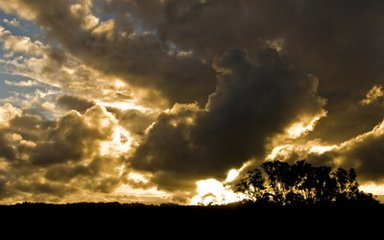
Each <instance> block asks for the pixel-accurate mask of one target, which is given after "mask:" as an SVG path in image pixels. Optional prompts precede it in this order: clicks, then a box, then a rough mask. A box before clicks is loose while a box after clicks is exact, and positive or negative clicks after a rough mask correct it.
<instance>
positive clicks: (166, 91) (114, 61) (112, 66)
mask: <svg viewBox="0 0 384 240" xmlns="http://www.w3.org/2000/svg"><path fill="white" fill-rule="evenodd" d="M18 2H19V3H21V5H22V6H24V7H27V8H29V9H30V10H31V11H33V13H34V14H35V15H36V19H37V22H39V23H40V24H41V25H43V26H45V27H48V28H49V29H50V32H51V34H52V35H54V36H55V37H56V38H57V39H58V40H59V41H60V42H61V43H62V44H63V45H64V46H65V47H66V49H68V50H69V52H70V53H71V54H73V55H74V56H76V57H78V58H80V59H81V60H83V61H84V62H85V63H87V64H89V65H91V66H93V67H95V68H97V69H99V70H102V71H104V72H105V73H107V74H111V75H114V76H119V77H121V78H122V79H124V80H125V81H127V82H128V83H129V84H131V85H133V86H138V87H141V88H148V87H149V88H155V89H156V91H159V92H160V93H161V94H162V96H163V97H165V98H166V99H168V100H169V101H170V102H171V103H174V102H194V101H198V102H200V103H202V104H204V103H205V102H206V100H207V96H208V94H210V93H211V92H213V91H214V87H215V72H214V70H213V69H212V68H211V67H210V66H209V65H205V64H203V62H202V61H201V60H200V59H199V58H196V57H195V56H194V55H193V54H192V53H191V54H183V53H177V52H175V51H174V52H171V50H170V48H169V46H168V44H167V43H166V42H163V41H160V40H159V38H158V37H157V36H156V35H155V34H154V33H150V32H142V33H140V32H134V31H133V23H132V22H131V21H132V20H131V19H130V18H129V17H124V16H121V18H118V19H119V20H120V21H119V22H112V21H109V22H105V23H104V24H103V23H102V24H100V25H99V26H98V27H91V28H89V29H86V28H84V26H83V25H84V22H83V21H84V19H86V17H87V16H88V15H86V14H85V13H82V12H80V13H81V14H80V15H79V14H77V15H76V14H74V13H73V11H72V12H71V6H70V5H69V4H68V2H67V1H64V0H59V1H51V0H38V1H24V0H20V1H18ZM122 22H124V23H126V24H122Z"/></svg>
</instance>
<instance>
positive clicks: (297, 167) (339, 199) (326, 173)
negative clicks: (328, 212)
mask: <svg viewBox="0 0 384 240" xmlns="http://www.w3.org/2000/svg"><path fill="white" fill-rule="evenodd" d="M356 177H357V175H356V172H355V170H354V169H353V168H352V169H350V170H349V171H347V170H345V169H343V168H338V169H337V170H332V168H330V167H325V166H319V167H315V166H312V165H311V164H309V163H307V162H305V161H298V162H296V163H294V164H289V163H286V162H281V161H273V162H271V161H269V162H264V163H263V164H262V165H261V167H260V168H254V169H251V170H249V171H248V172H247V175H246V176H245V177H244V178H242V179H241V180H240V181H238V182H237V183H236V184H235V185H234V190H235V192H238V193H243V194H244V195H245V199H246V201H250V202H253V203H259V204H263V203H264V204H277V205H282V206H286V205H303V204H304V205H315V204H323V205H327V204H348V203H358V204H378V201H377V200H375V199H374V198H373V196H372V194H367V193H364V192H362V191H360V190H359V184H358V182H357V180H356Z"/></svg>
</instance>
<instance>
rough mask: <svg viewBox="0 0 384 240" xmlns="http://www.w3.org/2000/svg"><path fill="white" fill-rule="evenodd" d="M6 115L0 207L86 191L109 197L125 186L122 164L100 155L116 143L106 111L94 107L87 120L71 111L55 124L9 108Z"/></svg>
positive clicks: (0, 150)
mask: <svg viewBox="0 0 384 240" xmlns="http://www.w3.org/2000/svg"><path fill="white" fill-rule="evenodd" d="M2 109H4V111H7V112H8V113H9V114H8V115H7V114H4V115H3V116H7V119H4V121H6V124H3V125H2V126H3V127H2V128H1V129H0V142H1V147H0V180H2V181H3V182H4V183H6V184H5V185H3V186H2V190H1V191H2V192H1V193H0V196H1V198H2V201H7V199H13V200H14V201H17V199H21V200H23V199H24V200H27V199H29V200H33V199H34V200H38V199H44V201H60V197H64V196H68V195H71V194H76V193H81V192H83V191H84V190H85V189H88V190H90V191H92V192H95V193H97V192H105V193H106V192H111V191H113V190H114V189H116V188H117V187H118V186H120V185H121V184H122V183H123V182H124V181H125V180H124V178H123V175H124V171H123V170H122V169H123V166H124V164H123V159H122V158H121V157H120V158H119V157H117V158H112V157H110V156H109V155H101V154H100V146H101V142H103V141H105V142H108V141H111V140H112V132H113V128H114V127H115V124H116V119H115V118H114V117H113V115H111V114H110V113H108V112H107V111H106V110H105V108H103V107H100V106H93V107H90V108H89V109H88V110H87V111H85V112H84V114H80V113H79V112H77V111H75V110H71V111H69V112H68V113H67V114H65V115H64V116H62V117H61V118H59V119H57V120H53V121H51V120H46V119H43V118H41V117H39V116H34V115H30V114H26V113H24V112H22V111H21V110H17V109H16V108H14V107H12V106H11V105H4V106H2ZM119 169H121V170H119ZM28 196H32V197H31V198H28Z"/></svg>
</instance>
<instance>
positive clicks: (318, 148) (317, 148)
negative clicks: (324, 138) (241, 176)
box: [266, 141, 338, 161]
mask: <svg viewBox="0 0 384 240" xmlns="http://www.w3.org/2000/svg"><path fill="white" fill-rule="evenodd" d="M336 148H338V146H337V145H322V144H321V143H320V142H318V141H308V142H306V143H305V144H301V143H297V144H284V145H280V146H276V147H274V148H273V149H272V151H271V153H270V154H269V155H268V156H267V157H266V160H268V161H271V160H272V161H273V160H277V159H279V160H284V159H287V158H289V157H290V156H291V155H292V154H293V153H294V154H297V155H299V158H303V159H304V158H305V157H306V156H307V155H308V154H310V153H316V154H323V153H325V152H328V151H332V150H334V149H336Z"/></svg>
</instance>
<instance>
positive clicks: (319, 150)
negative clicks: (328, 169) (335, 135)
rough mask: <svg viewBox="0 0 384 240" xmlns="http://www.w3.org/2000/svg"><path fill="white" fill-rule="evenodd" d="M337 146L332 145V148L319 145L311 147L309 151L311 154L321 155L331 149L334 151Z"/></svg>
mask: <svg viewBox="0 0 384 240" xmlns="http://www.w3.org/2000/svg"><path fill="white" fill-rule="evenodd" d="M336 147H337V146H336V145H332V146H320V145H315V146H312V147H311V148H310V149H309V151H310V152H311V153H318V154H323V153H325V152H329V151H331V150H333V149H335V148H336Z"/></svg>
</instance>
